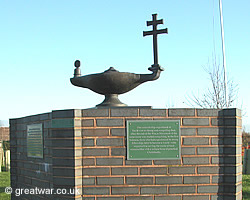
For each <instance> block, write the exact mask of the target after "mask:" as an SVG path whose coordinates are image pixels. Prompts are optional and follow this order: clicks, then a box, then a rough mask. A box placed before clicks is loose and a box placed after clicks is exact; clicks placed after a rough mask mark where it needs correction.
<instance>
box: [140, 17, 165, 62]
mask: <svg viewBox="0 0 250 200" xmlns="http://www.w3.org/2000/svg"><path fill="white" fill-rule="evenodd" d="M158 24H163V19H160V20H157V14H152V21H147V26H153V30H152V31H143V37H144V36H147V35H153V52H154V65H155V66H158V65H159V64H158V47H157V35H158V34H162V33H168V29H167V28H165V29H159V30H157V25H158Z"/></svg>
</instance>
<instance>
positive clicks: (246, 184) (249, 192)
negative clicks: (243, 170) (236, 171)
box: [242, 175, 250, 200]
mask: <svg viewBox="0 0 250 200" xmlns="http://www.w3.org/2000/svg"><path fill="white" fill-rule="evenodd" d="M242 193H243V194H242V196H243V199H244V200H249V199H250V175H242Z"/></svg>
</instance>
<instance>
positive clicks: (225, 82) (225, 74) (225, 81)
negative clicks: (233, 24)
mask: <svg viewBox="0 0 250 200" xmlns="http://www.w3.org/2000/svg"><path fill="white" fill-rule="evenodd" d="M219 5H220V25H221V39H222V53H223V69H224V90H225V101H226V106H227V107H228V102H227V73H226V56H225V42H224V27H223V15H222V3H221V0H219Z"/></svg>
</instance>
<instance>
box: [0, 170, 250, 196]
mask: <svg viewBox="0 0 250 200" xmlns="http://www.w3.org/2000/svg"><path fill="white" fill-rule="evenodd" d="M242 178H243V180H242V188H243V189H242V190H243V200H250V175H243V176H242ZM9 186H10V173H9V172H0V199H4V200H10V195H9V194H6V193H5V191H4V190H5V187H9Z"/></svg>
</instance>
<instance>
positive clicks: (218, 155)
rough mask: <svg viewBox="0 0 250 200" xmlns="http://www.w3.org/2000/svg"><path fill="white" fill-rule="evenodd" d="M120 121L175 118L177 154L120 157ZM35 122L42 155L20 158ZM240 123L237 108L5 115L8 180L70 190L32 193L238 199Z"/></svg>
mask: <svg viewBox="0 0 250 200" xmlns="http://www.w3.org/2000/svg"><path fill="white" fill-rule="evenodd" d="M127 120H180V122H181V159H179V160H146V161H145V160H141V161H136V160H127V157H126V121H127ZM36 123H42V124H43V137H44V147H45V148H44V157H43V158H30V157H27V143H26V140H27V125H30V124H36ZM241 126H242V125H241V114H240V110H238V109H224V110H214V109H152V108H150V107H124V108H102V109H101V108H99V109H84V110H59V111H52V112H51V113H46V114H40V115H35V116H28V117H23V118H18V119H11V120H10V132H11V135H10V137H11V186H12V188H13V189H15V188H35V187H39V188H53V189H54V190H56V189H57V188H59V189H65V191H67V192H68V193H70V192H72V189H73V188H76V189H77V193H76V194H65V195H63V194H60V195H56V194H53V195H52V194H44V195H39V194H36V195H35V198H36V199H81V200H111V199H112V200H114V199H115V200H166V199H170V200H193V199H197V200H203V199H204V200H215V199H218V198H220V197H221V198H222V197H224V199H227V200H231V199H232V200H233V199H241V196H242V180H241V176H242V157H241ZM78 192H79V193H78ZM33 197H34V195H32V194H31V195H28V194H22V195H20V196H18V197H17V196H15V194H14V193H13V194H12V198H13V199H33Z"/></svg>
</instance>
